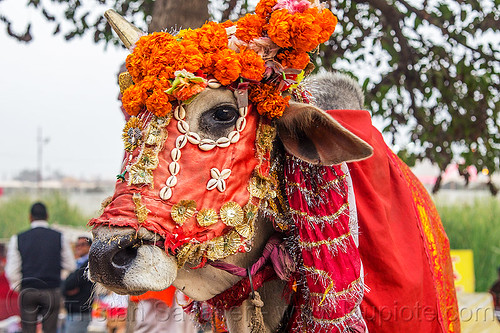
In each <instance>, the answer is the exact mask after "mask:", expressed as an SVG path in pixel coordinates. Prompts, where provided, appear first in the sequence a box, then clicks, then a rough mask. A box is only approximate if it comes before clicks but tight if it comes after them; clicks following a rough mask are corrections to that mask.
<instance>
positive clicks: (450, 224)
mask: <svg viewBox="0 0 500 333" xmlns="http://www.w3.org/2000/svg"><path fill="white" fill-rule="evenodd" d="M438 211H439V213H440V215H441V219H442V221H443V225H444V228H445V230H446V233H447V234H448V238H449V239H450V246H451V248H452V249H472V250H473V252H474V272H475V277H476V291H478V292H485V291H488V289H489V288H490V286H491V285H492V284H493V282H494V281H495V280H496V278H497V273H496V272H497V267H498V266H500V202H499V201H498V199H496V198H488V199H482V200H480V201H479V200H477V201H474V202H472V203H471V204H463V205H453V206H445V205H439V203H438Z"/></svg>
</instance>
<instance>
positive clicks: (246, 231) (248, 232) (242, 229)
mask: <svg viewBox="0 0 500 333" xmlns="http://www.w3.org/2000/svg"><path fill="white" fill-rule="evenodd" d="M252 224H253V223H252ZM234 230H235V231H236V232H237V233H238V234H239V235H240V236H241V237H243V238H250V237H251V236H252V234H253V232H252V231H253V228H252V226H251V225H250V224H246V223H245V224H241V225H237V226H236V227H234Z"/></svg>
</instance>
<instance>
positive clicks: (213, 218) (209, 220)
mask: <svg viewBox="0 0 500 333" xmlns="http://www.w3.org/2000/svg"><path fill="white" fill-rule="evenodd" d="M196 220H197V221H198V224H199V225H200V226H201V227H208V226H211V225H212V224H215V223H217V221H218V220H219V217H218V216H217V212H216V211H215V210H214V209H212V208H205V209H202V210H200V211H199V212H198V214H197V215H196Z"/></svg>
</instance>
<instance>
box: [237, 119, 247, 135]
mask: <svg viewBox="0 0 500 333" xmlns="http://www.w3.org/2000/svg"><path fill="white" fill-rule="evenodd" d="M246 125H247V120H246V119H245V118H243V117H239V118H238V120H236V130H237V131H238V132H241V131H243V130H244V129H245V126H246Z"/></svg>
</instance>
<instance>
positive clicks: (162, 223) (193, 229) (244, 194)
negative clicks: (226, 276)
mask: <svg viewBox="0 0 500 333" xmlns="http://www.w3.org/2000/svg"><path fill="white" fill-rule="evenodd" d="M258 121H259V115H258V114H257V113H256V112H250V110H249V112H248V115H247V116H246V123H247V125H246V127H245V129H244V130H243V131H242V132H241V137H240V140H239V141H238V142H236V143H233V144H231V145H229V147H226V148H218V147H216V148H214V149H212V150H210V151H202V150H201V149H200V148H199V147H198V146H197V145H194V144H191V143H189V142H188V143H187V144H186V146H184V147H183V148H182V149H181V158H180V160H179V164H180V172H179V174H178V175H177V178H178V182H177V185H176V186H174V187H173V188H172V189H173V195H172V197H171V198H170V199H169V200H162V199H161V198H160V196H159V191H160V189H161V188H162V187H163V186H165V181H166V180H167V178H168V176H169V175H170V173H169V171H168V167H169V164H170V163H171V162H172V157H171V150H172V149H173V148H174V147H175V141H176V139H177V137H178V136H180V135H181V133H180V132H179V130H178V129H177V123H178V122H177V120H175V119H174V118H172V120H171V122H170V124H169V125H168V126H167V127H166V128H167V132H168V137H167V139H166V141H165V143H164V144H163V149H162V151H161V152H160V153H159V156H158V157H159V164H158V167H157V168H156V169H155V170H154V171H153V179H154V184H153V186H148V185H130V186H129V185H127V182H122V181H118V182H117V184H116V189H115V193H114V195H113V198H112V201H111V203H110V204H109V205H108V206H107V207H106V208H105V210H104V212H103V214H102V215H101V216H100V217H99V218H97V219H93V220H91V221H90V224H91V225H101V224H105V225H110V226H128V227H133V228H135V229H138V228H139V227H144V228H146V229H148V230H150V231H152V232H154V233H157V234H159V235H161V236H162V237H164V238H165V250H172V251H175V249H177V248H178V247H179V246H182V245H184V244H186V243H188V242H192V243H198V242H205V241H208V240H210V239H213V238H215V237H217V236H221V235H223V234H225V233H226V232H227V231H228V230H229V229H231V227H228V226H227V225H225V224H224V223H222V221H220V220H219V222H217V223H215V224H213V225H211V226H208V227H201V226H200V225H199V224H198V223H197V221H196V218H195V217H194V216H192V217H191V218H189V219H188V220H187V221H186V222H184V223H183V224H182V225H179V224H178V223H176V222H175V221H173V220H172V218H171V209H172V206H173V205H174V204H175V203H178V202H179V201H181V200H194V201H195V202H196V210H197V211H199V210H201V209H203V208H213V209H215V210H216V211H217V212H219V210H220V208H221V206H222V205H223V204H224V203H226V202H229V201H234V202H236V203H238V204H239V205H240V206H241V207H244V206H245V205H246V204H247V203H248V201H249V199H250V194H249V191H248V189H247V188H248V183H249V179H250V178H251V176H252V173H253V172H254V169H255V167H256V166H257V165H258V164H259V160H258V158H257V157H256V154H255V138H256V132H257V126H258ZM138 150H139V149H136V150H135V151H134V152H133V153H134V154H135V155H134V158H135V156H136V155H137V154H139V152H138ZM125 159H128V155H127V156H125ZM211 168H217V169H218V170H223V169H230V170H231V175H230V176H229V178H228V179H226V190H225V191H224V192H220V191H218V190H217V189H214V190H211V191H209V190H207V183H208V181H209V180H210V179H211V176H210V169H211ZM134 193H140V195H141V201H142V204H144V205H145V207H146V208H147V209H148V210H149V213H148V215H147V218H146V219H145V221H144V222H143V223H142V224H139V223H138V219H137V216H136V212H135V210H136V205H135V203H134V201H133V198H132V196H133V194H134Z"/></svg>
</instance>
